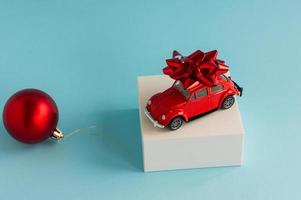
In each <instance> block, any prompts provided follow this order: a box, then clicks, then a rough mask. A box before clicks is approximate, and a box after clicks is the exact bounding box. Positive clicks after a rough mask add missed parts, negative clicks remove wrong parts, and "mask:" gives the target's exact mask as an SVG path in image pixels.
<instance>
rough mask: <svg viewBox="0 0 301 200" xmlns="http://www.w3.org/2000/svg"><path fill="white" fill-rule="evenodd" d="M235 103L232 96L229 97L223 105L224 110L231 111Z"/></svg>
mask: <svg viewBox="0 0 301 200" xmlns="http://www.w3.org/2000/svg"><path fill="white" fill-rule="evenodd" d="M234 103H235V98H234V97H233V96H232V95H230V96H227V97H226V98H225V99H224V101H223V103H222V109H229V108H231V107H232V106H233V105H234Z"/></svg>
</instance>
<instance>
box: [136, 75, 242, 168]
mask: <svg viewBox="0 0 301 200" xmlns="http://www.w3.org/2000/svg"><path fill="white" fill-rule="evenodd" d="M173 82H174V81H173V80H172V79H171V78H169V77H168V76H163V75H160V76H143V77H138V97H139V114H140V126H141V135H142V145H143V161H144V171H159V170H174V169H188V168H201V167H218V166H234V165H240V164H241V161H242V146H243V134H244V129H243V125H242V121H241V117H240V112H239V109H238V106H237V104H236V103H235V104H234V105H233V106H232V107H231V108H230V109H228V110H217V111H215V112H213V113H210V114H208V115H205V116H202V117H200V118H198V119H194V120H192V121H190V122H188V123H186V124H184V125H183V126H182V127H181V128H180V129H178V130H176V131H170V130H168V129H166V128H165V129H160V128H157V127H154V126H153V124H152V123H151V122H150V120H149V119H148V118H147V117H146V116H145V114H144V108H145V105H146V103H147V101H148V99H149V98H150V97H151V96H152V95H154V94H156V93H158V92H162V91H164V90H165V89H167V88H169V87H170V86H171V85H172V84H173Z"/></svg>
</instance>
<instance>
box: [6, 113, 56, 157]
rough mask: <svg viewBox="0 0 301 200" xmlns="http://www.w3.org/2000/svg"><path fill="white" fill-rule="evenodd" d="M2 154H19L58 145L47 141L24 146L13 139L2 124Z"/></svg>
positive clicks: (52, 141)
mask: <svg viewBox="0 0 301 200" xmlns="http://www.w3.org/2000/svg"><path fill="white" fill-rule="evenodd" d="M0 124H1V125H0V153H5V154H6V155H12V154H18V153H20V152H26V151H31V150H33V149H36V148H40V147H41V146H53V145H56V141H54V140H46V141H45V142H43V143H40V144H35V145H33V144H24V143H22V142H19V141H17V140H15V139H13V138H12V137H11V136H10V135H9V134H8V133H7V131H6V130H5V128H4V125H3V123H2V119H1V123H0Z"/></svg>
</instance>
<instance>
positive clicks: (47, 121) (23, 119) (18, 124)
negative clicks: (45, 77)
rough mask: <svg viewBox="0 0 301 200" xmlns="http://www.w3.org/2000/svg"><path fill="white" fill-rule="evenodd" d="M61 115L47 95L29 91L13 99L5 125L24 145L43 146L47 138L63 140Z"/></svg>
mask: <svg viewBox="0 0 301 200" xmlns="http://www.w3.org/2000/svg"><path fill="white" fill-rule="evenodd" d="M58 118H59V112H58V109H57V106H56V104H55V102H54V100H53V99H52V98H51V97H50V96H49V95H48V94H46V93H45V92H43V91H41V90H37V89H25V90H21V91H19V92H17V93H15V94H14V95H12V96H11V97H10V98H9V99H8V101H7V102H6V104H5V106H4V110H3V123H4V126H5V128H6V130H7V131H8V132H9V134H10V135H11V136H12V137H14V138H15V139H16V140H18V141H20V142H23V143H30V144H32V143H39V142H42V141H44V140H46V139H47V138H49V137H51V138H54V139H57V140H59V139H62V138H63V137H64V136H63V134H62V132H61V131H60V130H59V129H57V127H56V126H57V123H58Z"/></svg>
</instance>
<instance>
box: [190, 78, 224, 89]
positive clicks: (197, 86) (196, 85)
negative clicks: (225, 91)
mask: <svg viewBox="0 0 301 200" xmlns="http://www.w3.org/2000/svg"><path fill="white" fill-rule="evenodd" d="M222 76H223V75H222ZM224 83H225V81H224V80H223V79H222V78H221V76H217V81H216V85H220V84H224ZM206 87H208V86H207V85H205V84H203V83H201V82H199V81H195V82H194V83H192V84H191V85H190V86H189V87H187V88H186V89H187V90H188V91H189V92H190V93H192V92H195V91H196V90H199V89H202V88H206Z"/></svg>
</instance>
